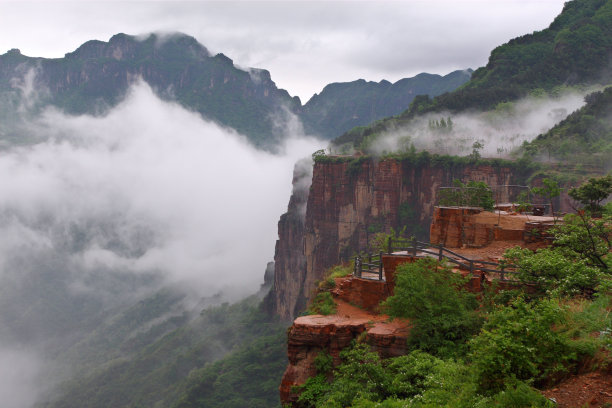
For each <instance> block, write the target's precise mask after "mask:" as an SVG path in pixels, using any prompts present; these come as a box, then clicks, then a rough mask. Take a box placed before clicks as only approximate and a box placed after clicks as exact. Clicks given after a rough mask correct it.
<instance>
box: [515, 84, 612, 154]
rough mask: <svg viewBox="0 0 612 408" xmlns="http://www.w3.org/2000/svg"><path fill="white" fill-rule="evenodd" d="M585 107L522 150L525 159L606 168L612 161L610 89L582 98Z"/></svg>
mask: <svg viewBox="0 0 612 408" xmlns="http://www.w3.org/2000/svg"><path fill="white" fill-rule="evenodd" d="M585 101H586V105H585V106H583V107H582V108H580V109H579V110H577V111H576V112H573V113H572V114H570V115H569V116H568V117H567V118H565V120H563V121H561V122H560V123H559V124H557V125H556V126H555V127H554V128H552V129H550V130H549V131H548V132H546V133H544V134H542V135H540V136H538V137H537V138H536V139H535V140H533V141H532V142H531V143H526V144H525V145H523V147H522V153H523V155H524V156H525V157H527V158H530V159H534V158H538V157H540V158H544V159H551V160H562V161H564V162H570V163H581V164H583V165H589V164H590V165H607V164H609V160H610V158H611V157H612V87H607V88H606V89H604V90H603V91H600V92H594V93H592V94H590V95H587V97H586V98H585Z"/></svg>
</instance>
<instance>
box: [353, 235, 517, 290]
mask: <svg viewBox="0 0 612 408" xmlns="http://www.w3.org/2000/svg"><path fill="white" fill-rule="evenodd" d="M403 251H406V255H407V256H410V257H414V258H424V257H434V258H438V261H440V262H442V260H446V261H448V262H450V263H451V264H454V265H456V266H457V267H459V268H460V269H465V270H468V271H469V273H470V276H473V275H474V273H476V272H485V273H488V274H496V275H497V280H500V281H502V282H518V279H517V275H518V272H516V267H515V266H514V265H509V264H506V263H504V262H500V263H497V262H488V261H481V260H476V261H475V260H473V259H470V258H467V257H465V256H463V255H461V254H458V253H456V252H454V251H451V250H450V249H448V248H444V247H443V246H442V245H441V244H440V245H431V244H428V243H425V242H421V241H418V240H417V239H416V238H413V239H410V240H409V239H405V238H390V239H389V242H388V246H387V253H388V254H394V253H396V252H403ZM395 255H397V256H403V255H404V254H395ZM382 257H383V252H382V251H381V252H380V253H379V254H377V255H366V256H356V257H355V268H354V271H353V275H354V276H356V277H358V278H362V279H376V280H382V279H383V263H382ZM364 272H365V273H366V274H367V275H364ZM372 274H376V275H378V276H377V277H373V276H372Z"/></svg>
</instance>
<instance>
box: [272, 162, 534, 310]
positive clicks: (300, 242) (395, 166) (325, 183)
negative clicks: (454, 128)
mask: <svg viewBox="0 0 612 408" xmlns="http://www.w3.org/2000/svg"><path fill="white" fill-rule="evenodd" d="M517 173H518V171H517V170H516V168H511V167H504V166H496V167H494V166H490V165H461V164H459V165H458V164H454V163H450V162H440V163H434V162H433V161H432V160H429V161H425V162H424V163H422V162H414V161H410V160H403V161H402V160H395V159H388V160H381V161H374V160H371V159H365V158H352V159H351V158H348V159H344V160H341V159H339V160H337V161H335V160H329V162H317V163H316V164H315V165H314V169H313V175H312V185H311V187H310V190H309V192H308V195H307V197H306V196H305V192H303V191H300V192H298V193H297V195H296V194H294V196H293V197H292V198H291V200H290V203H289V208H288V211H287V213H286V214H284V215H283V216H282V217H281V220H280V222H279V240H278V243H277V246H276V254H275V258H274V259H275V261H276V269H275V283H274V286H275V293H274V297H275V302H274V303H275V311H276V313H277V314H278V315H279V316H280V317H281V318H283V319H285V320H291V319H293V318H294V317H295V316H297V315H298V314H299V313H300V312H301V311H302V310H303V309H304V308H305V305H306V303H307V300H308V299H309V297H310V291H311V290H312V289H313V288H314V287H315V281H317V280H321V279H322V278H323V275H324V272H325V270H326V269H328V268H329V267H330V266H332V265H335V264H338V263H340V262H341V261H343V260H344V261H346V260H349V259H350V257H351V256H352V255H353V254H354V253H356V252H358V251H360V250H365V249H366V248H368V246H369V245H370V244H371V242H372V239H373V237H374V235H375V234H376V233H377V232H382V231H385V232H388V231H390V229H391V228H395V229H396V230H399V229H401V228H402V227H404V226H406V233H407V234H414V235H416V236H417V237H419V238H421V239H425V240H427V239H428V238H429V225H430V222H431V217H432V213H433V208H434V204H435V203H436V200H437V196H438V189H439V187H443V186H449V185H452V182H453V180H454V179H460V180H462V181H464V182H465V181H468V180H476V181H484V182H486V183H487V184H489V185H496V186H503V185H509V184H522V183H524V180H522V179H521V178H522V177H523V176H521V175H519V174H517ZM501 194H502V195H503V194H504V192H503V191H502V192H501ZM304 200H307V206H306V214H305V218H303V217H302V212H301V211H303V207H300V205H301V204H303V202H304ZM501 200H503V201H507V198H504V197H502V198H501ZM302 222H303V223H302Z"/></svg>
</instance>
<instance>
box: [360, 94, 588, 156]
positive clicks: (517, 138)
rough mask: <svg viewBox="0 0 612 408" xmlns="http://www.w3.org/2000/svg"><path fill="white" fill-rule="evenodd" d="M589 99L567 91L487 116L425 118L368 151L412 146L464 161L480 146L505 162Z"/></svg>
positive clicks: (504, 106)
mask: <svg viewBox="0 0 612 408" xmlns="http://www.w3.org/2000/svg"><path fill="white" fill-rule="evenodd" d="M585 94H586V93H578V92H568V93H565V94H563V95H561V96H559V97H555V98H549V97H530V98H526V99H523V100H521V101H518V102H508V103H503V104H500V105H498V106H497V108H496V109H495V110H493V111H489V112H467V113H461V114H458V115H457V114H451V113H448V112H441V113H432V114H427V115H423V116H420V117H418V118H416V119H415V120H413V121H412V122H411V123H410V124H409V125H408V126H405V127H401V128H399V129H394V130H393V131H389V132H387V133H385V134H383V135H381V136H380V137H379V138H378V139H376V140H375V141H374V142H373V143H372V145H371V146H369V147H368V149H369V150H370V151H372V152H373V153H375V154H383V153H385V152H391V151H398V150H405V149H407V148H410V146H411V145H414V147H415V148H417V149H418V150H429V151H431V152H434V153H439V154H451V155H459V156H465V155H468V154H470V153H471V152H472V149H473V145H474V143H475V142H479V143H480V144H481V145H482V146H483V147H482V148H481V150H480V154H481V155H482V156H483V157H504V158H505V157H508V156H509V154H510V153H511V152H512V151H514V150H515V149H516V148H518V147H520V146H521V145H522V144H523V142H525V141H531V140H533V139H534V138H535V137H537V136H538V135H539V134H541V133H545V132H546V131H548V130H549V129H551V128H552V127H553V126H555V125H556V124H557V123H559V122H560V121H562V120H563V119H565V118H566V117H567V115H569V114H570V113H572V112H574V111H575V110H577V109H579V108H580V107H581V106H583V105H584V96H585ZM449 118H450V122H451V125H449V122H448V119H449Z"/></svg>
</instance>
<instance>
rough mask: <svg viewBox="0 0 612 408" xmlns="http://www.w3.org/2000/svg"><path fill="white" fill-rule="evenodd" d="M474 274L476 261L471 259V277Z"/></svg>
mask: <svg viewBox="0 0 612 408" xmlns="http://www.w3.org/2000/svg"><path fill="white" fill-rule="evenodd" d="M472 276H474V261H472V260H471V259H470V277H472Z"/></svg>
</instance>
